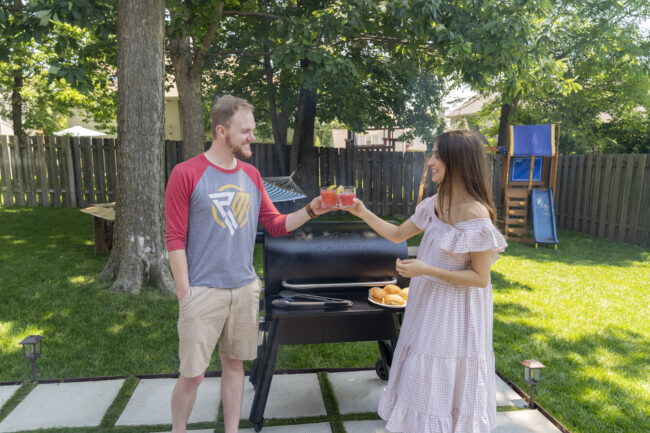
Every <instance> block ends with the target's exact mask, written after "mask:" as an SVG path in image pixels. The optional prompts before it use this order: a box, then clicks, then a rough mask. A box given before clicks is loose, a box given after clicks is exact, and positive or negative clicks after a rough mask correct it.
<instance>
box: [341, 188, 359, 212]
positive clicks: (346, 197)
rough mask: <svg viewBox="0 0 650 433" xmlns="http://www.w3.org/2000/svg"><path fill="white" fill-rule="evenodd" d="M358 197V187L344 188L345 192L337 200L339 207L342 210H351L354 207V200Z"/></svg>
mask: <svg viewBox="0 0 650 433" xmlns="http://www.w3.org/2000/svg"><path fill="white" fill-rule="evenodd" d="M356 196H357V187H356V186H344V187H343V191H341V192H339V193H338V194H337V196H336V197H337V199H338V203H339V206H340V207H341V208H345V209H347V208H351V207H354V198H355V197H356Z"/></svg>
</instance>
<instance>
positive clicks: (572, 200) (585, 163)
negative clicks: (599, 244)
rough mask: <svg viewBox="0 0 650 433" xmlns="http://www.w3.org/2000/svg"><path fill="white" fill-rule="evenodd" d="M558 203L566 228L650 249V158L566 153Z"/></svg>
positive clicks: (562, 225) (560, 169) (559, 218)
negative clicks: (649, 247)
mask: <svg viewBox="0 0 650 433" xmlns="http://www.w3.org/2000/svg"><path fill="white" fill-rule="evenodd" d="M554 200H555V209H556V219H557V225H558V227H560V228H563V229H566V230H572V231H578V232H582V233H587V234H590V235H592V236H597V237H600V238H606V239H609V240H611V241H617V242H628V243H633V244H636V245H640V246H643V247H648V246H650V236H649V233H648V231H649V230H650V158H648V155H647V154H629V155H561V156H560V160H559V167H558V179H557V194H555V197H554Z"/></svg>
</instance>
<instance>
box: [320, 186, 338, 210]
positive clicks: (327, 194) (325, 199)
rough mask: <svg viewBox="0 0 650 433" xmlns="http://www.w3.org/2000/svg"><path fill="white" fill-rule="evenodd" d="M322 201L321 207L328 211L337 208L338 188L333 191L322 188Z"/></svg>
mask: <svg viewBox="0 0 650 433" xmlns="http://www.w3.org/2000/svg"><path fill="white" fill-rule="evenodd" d="M320 200H321V206H323V208H326V209H333V208H335V207H336V188H332V189H327V188H321V189H320Z"/></svg>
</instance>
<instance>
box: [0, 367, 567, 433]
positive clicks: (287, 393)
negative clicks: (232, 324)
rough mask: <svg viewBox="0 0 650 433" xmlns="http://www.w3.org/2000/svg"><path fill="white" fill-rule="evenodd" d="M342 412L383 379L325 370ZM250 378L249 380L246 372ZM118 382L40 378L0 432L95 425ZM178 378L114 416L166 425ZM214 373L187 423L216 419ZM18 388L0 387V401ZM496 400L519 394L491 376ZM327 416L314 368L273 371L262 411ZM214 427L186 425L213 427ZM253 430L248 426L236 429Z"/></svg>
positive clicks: (153, 384)
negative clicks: (302, 371) (46, 380)
mask: <svg viewBox="0 0 650 433" xmlns="http://www.w3.org/2000/svg"><path fill="white" fill-rule="evenodd" d="M328 377H329V380H330V382H331V384H332V387H333V389H334V394H335V397H336V399H337V401H338V404H339V409H340V411H341V413H342V414H348V413H366V412H375V411H376V410H377V405H378V402H379V399H380V397H381V393H382V392H383V390H384V388H385V386H386V382H384V381H382V380H381V379H379V378H378V377H377V375H376V373H375V372H374V371H372V370H369V371H355V372H340V373H328ZM247 379H248V378H247ZM123 383H124V380H103V381H88V382H74V383H58V384H39V385H37V386H36V387H35V388H34V389H33V390H32V391H31V392H30V393H29V394H28V395H27V396H26V397H25V399H23V401H22V402H21V403H20V404H19V405H18V406H17V407H16V408H15V409H14V410H13V411H12V412H11V413H10V414H9V415H8V416H7V417H6V418H5V419H4V420H3V421H2V422H1V423H0V433H5V432H6V433H8V432H18V431H24V430H34V429H39V428H66V427H69V428H72V427H92V426H98V425H99V424H100V422H101V420H102V418H103V416H104V414H105V413H106V410H107V409H108V408H109V407H110V405H111V403H112V402H113V401H114V399H115V397H116V396H117V394H118V392H119V390H120V388H121V386H122V385H123ZM175 383H176V379H144V380H141V381H140V383H139V384H138V386H137V387H136V389H135V391H134V392H133V395H132V396H131V399H130V400H129V402H128V404H127V406H126V407H125V409H124V411H123V412H122V414H121V416H120V418H119V419H118V422H117V425H161V424H171V414H170V399H171V393H172V390H173V387H174V385H175ZM220 384H221V379H220V378H206V379H205V380H204V382H203V383H202V384H201V386H200V387H199V391H198V395H197V399H196V403H195V407H194V410H193V411H192V414H191V416H190V420H189V421H190V423H195V422H214V421H215V420H216V417H217V413H218V407H219V400H220V398H219V390H220ZM18 388H19V386H18V385H7V386H2V387H0V406H1V405H2V404H4V403H5V402H6V401H7V400H8V399H9V398H10V397H11V395H13V393H14V392H15V391H16V390H17V389H18ZM253 395H254V391H253V387H252V385H251V384H250V382H248V380H246V382H245V387H244V401H243V404H242V419H248V416H249V413H250V407H251V404H252V400H253ZM497 401H498V405H500V406H513V405H515V406H518V405H519V404H518V403H523V404H525V402H523V400H521V398H520V397H519V395H518V394H516V393H515V392H514V391H513V390H511V389H510V388H509V387H508V386H507V384H506V383H505V382H503V381H502V380H501V379H500V378H498V377H497ZM320 415H326V410H325V404H324V402H323V397H322V394H321V390H320V385H319V383H318V376H317V375H316V374H313V373H312V374H291V375H287V374H284V375H276V376H274V377H273V382H272V384H271V392H270V394H269V399H268V403H267V406H266V411H265V414H264V417H265V418H266V419H272V418H279V419H281V418H294V417H307V416H320ZM344 426H345V429H346V431H347V432H348V433H388V431H387V430H386V429H385V421H383V420H367V421H346V422H344ZM212 431H213V429H205V428H204V429H198V430H191V431H190V433H211V432H212ZM240 431H241V432H242V433H254V429H252V428H249V429H242V430H240ZM263 432H264V433H281V432H282V433H331V428H330V424H329V423H327V422H324V423H310V424H297V425H285V426H275V427H264V430H263ZM495 433H559V430H558V429H557V428H556V427H555V426H554V425H553V424H552V423H551V422H550V421H548V420H547V419H546V418H545V417H544V416H543V415H542V414H540V413H539V412H538V411H536V410H518V411H507V412H498V413H497V429H496V430H495Z"/></svg>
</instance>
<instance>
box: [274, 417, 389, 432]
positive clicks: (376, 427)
mask: <svg viewBox="0 0 650 433" xmlns="http://www.w3.org/2000/svg"><path fill="white" fill-rule="evenodd" d="M385 425H386V421H384V420H377V421H345V422H344V423H343V427H345V431H347V432H348V433H390V432H389V431H388V430H386V429H385V428H384V426H385ZM262 431H264V430H262Z"/></svg>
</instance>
